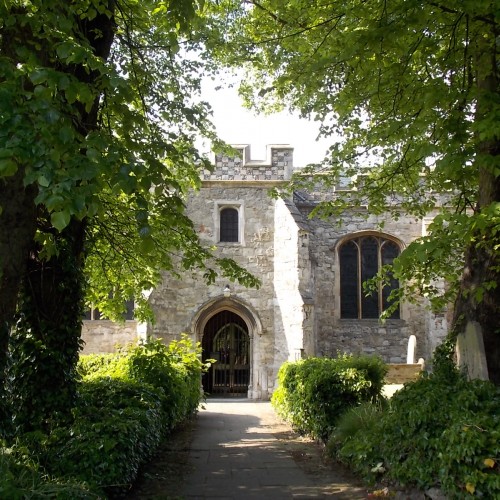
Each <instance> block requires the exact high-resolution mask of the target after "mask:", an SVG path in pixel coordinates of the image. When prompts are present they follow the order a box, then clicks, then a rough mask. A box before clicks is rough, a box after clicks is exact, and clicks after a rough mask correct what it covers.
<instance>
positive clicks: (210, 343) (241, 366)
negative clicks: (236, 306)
mask: <svg viewBox="0 0 500 500" xmlns="http://www.w3.org/2000/svg"><path fill="white" fill-rule="evenodd" d="M202 349H203V361H206V360H207V359H214V360H215V362H214V363H213V364H212V366H211V367H210V369H209V370H208V373H206V374H205V376H204V377H203V390H204V391H205V392H206V393H207V394H209V395H216V396H242V395H244V396H246V395H247V394H248V386H249V385H250V337H249V335H248V327H247V325H246V323H245V322H244V321H243V319H242V318H241V317H240V316H239V315H238V314H236V313H234V312H232V311H228V310H223V311H220V312H218V313H216V314H214V315H213V316H212V317H211V318H210V319H209V320H208V322H207V324H206V325H205V328H204V332H203V339H202Z"/></svg>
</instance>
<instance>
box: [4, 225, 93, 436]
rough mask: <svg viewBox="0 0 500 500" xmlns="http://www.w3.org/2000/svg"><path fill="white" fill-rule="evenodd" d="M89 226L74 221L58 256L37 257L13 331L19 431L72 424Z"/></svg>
mask: <svg viewBox="0 0 500 500" xmlns="http://www.w3.org/2000/svg"><path fill="white" fill-rule="evenodd" d="M84 235H85V223H84V222H78V221H72V222H71V223H70V225H69V226H68V227H67V228H66V229H65V230H64V231H63V232H62V233H61V234H58V235H57V236H56V237H55V238H56V245H57V249H58V253H57V255H54V256H53V257H51V258H50V259H49V260H41V259H40V258H39V257H38V255H37V254H36V253H35V252H33V253H32V254H31V255H30V258H29V261H28V269H27V271H28V272H27V273H26V277H25V279H24V281H23V286H22V288H21V291H20V295H19V304H18V308H19V313H18V321H17V324H16V327H15V329H14V330H13V332H12V336H11V342H10V350H11V356H12V359H11V361H12V363H11V367H10V370H9V383H10V384H12V387H11V390H10V391H9V392H10V398H9V401H10V404H11V410H12V417H13V422H14V426H15V431H16V432H26V431H30V430H33V429H43V430H45V431H49V430H50V423H51V421H53V420H57V421H59V422H60V421H61V420H69V419H70V417H71V408H72V407H73V406H74V403H75V398H76V380H77V377H76V365H77V362H78V354H79V351H80V347H81V345H80V344H81V338H80V334H81V322H82V315H83V304H84V283H85V279H84V273H83V272H84V269H83V267H84V259H83V241H84Z"/></svg>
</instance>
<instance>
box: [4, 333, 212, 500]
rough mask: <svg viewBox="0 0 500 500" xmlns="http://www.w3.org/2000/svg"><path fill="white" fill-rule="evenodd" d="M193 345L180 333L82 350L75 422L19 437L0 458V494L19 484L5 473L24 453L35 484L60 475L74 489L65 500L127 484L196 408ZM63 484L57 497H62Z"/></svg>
mask: <svg viewBox="0 0 500 500" xmlns="http://www.w3.org/2000/svg"><path fill="white" fill-rule="evenodd" d="M199 349H200V346H199V345H197V346H193V344H192V343H191V341H190V340H188V339H187V338H186V337H184V338H183V339H182V340H181V341H179V342H174V343H172V344H170V345H169V346H165V345H164V344H163V343H162V342H161V341H159V340H158V341H154V342H150V343H147V344H145V345H141V346H136V347H132V348H130V349H129V350H127V351H124V352H121V353H119V354H109V355H90V356H82V358H81V361H80V364H79V372H80V374H81V376H82V380H81V382H80V383H79V391H78V396H79V399H78V404H77V405H76V406H75V407H74V408H73V410H72V412H73V421H72V422H71V423H70V424H69V425H64V426H57V424H54V426H53V428H52V429H51V431H50V433H47V434H45V433H42V432H35V433H29V434H24V435H22V436H19V437H18V440H17V443H16V444H15V445H14V446H13V447H12V453H11V457H10V458H9V460H4V462H3V466H2V462H0V468H2V470H0V474H2V473H3V474H2V475H3V476H4V477H7V476H8V477H10V479H9V480H8V481H4V483H2V482H1V481H0V492H1V491H2V488H4V489H5V491H9V490H11V491H16V489H17V490H19V491H22V490H23V487H21V486H20V485H18V484H16V478H15V477H14V476H15V475H14V474H12V473H11V471H12V470H13V469H14V468H16V467H19V466H20V463H21V462H22V461H23V460H25V458H26V457H29V460H30V462H33V463H36V464H37V469H38V474H37V477H38V478H39V479H38V480H37V481H34V482H35V483H36V482H40V484H41V485H42V486H43V487H44V488H46V487H47V484H44V483H48V482H51V483H53V484H57V483H61V481H60V480H58V479H57V478H65V482H66V485H65V487H64V488H66V490H67V491H73V493H71V494H68V497H67V498H78V495H77V494H75V493H74V491H85V492H86V495H87V498H89V497H90V496H89V495H90V494H89V493H88V491H90V490H92V491H94V492H95V493H96V494H97V495H99V494H100V493H102V492H104V493H105V495H106V496H115V495H118V494H120V493H121V492H123V491H124V490H126V489H127V488H128V487H129V485H130V484H131V483H133V481H134V480H135V478H136V476H137V473H138V469H139V467H140V465H141V464H143V463H144V462H145V461H146V460H148V459H149V458H150V457H151V456H152V454H153V453H154V451H155V450H156V449H157V447H158V445H159V444H160V442H161V440H162V439H163V438H165V436H166V434H167V433H168V432H169V431H171V430H172V429H173V428H174V427H175V426H176V425H178V424H179V423H181V422H182V421H183V420H185V419H187V418H188V417H189V416H190V415H192V414H193V413H194V412H195V411H196V409H197V407H198V405H199V403H200V399H201V397H202V392H201V388H200V381H201V373H202V371H203V370H204V368H205V367H204V365H203V364H202V362H201V361H200V356H199V354H200V352H199ZM13 457H17V459H16V460H14V459H13ZM23 457H24V458H23ZM43 476H45V477H46V480H45V481H43V480H41V479H40V478H41V477H43ZM49 478H50V479H49ZM54 478H55V479H54ZM64 488H63V489H62V492H59V493H58V495H57V498H66V497H65V496H64V495H65V493H64V491H66V490H65V489H64ZM89 489H90V490H89ZM31 494H33V493H31ZM72 495H73V496H72ZM28 496H29V495H28ZM35 496H36V495H35ZM84 496H85V495H84ZM13 498H16V497H15V496H13ZM18 498H25V496H22V495H20V496H19V497H18Z"/></svg>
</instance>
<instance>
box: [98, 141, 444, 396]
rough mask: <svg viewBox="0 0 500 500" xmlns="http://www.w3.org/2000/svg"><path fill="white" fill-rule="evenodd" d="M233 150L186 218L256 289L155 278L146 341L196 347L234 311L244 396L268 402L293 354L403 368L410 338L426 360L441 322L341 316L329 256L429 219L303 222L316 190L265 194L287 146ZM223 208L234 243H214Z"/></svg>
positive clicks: (360, 212) (419, 228)
mask: <svg viewBox="0 0 500 500" xmlns="http://www.w3.org/2000/svg"><path fill="white" fill-rule="evenodd" d="M236 148H237V149H239V150H240V151H241V155H240V157H239V158H228V157H222V156H218V157H216V158H215V162H214V164H215V169H214V171H213V172H209V171H206V172H205V173H204V175H203V181H202V186H201V189H200V190H199V191H197V192H193V193H192V194H191V195H190V197H189V199H188V200H187V204H186V205H187V215H188V216H189V217H190V218H191V220H192V221H193V223H194V225H195V228H196V229H197V231H198V235H199V237H200V239H201V240H202V241H203V242H204V243H206V244H210V245H215V246H216V247H217V250H216V253H217V255H218V256H224V257H230V258H233V259H234V260H235V261H236V262H238V263H239V264H240V265H242V266H243V267H245V268H246V269H248V270H249V271H250V272H252V273H253V274H255V275H256V276H257V277H259V278H260V279H261V282H262V285H261V287H260V289H258V290H257V289H246V288H244V287H242V286H240V285H238V284H233V283H229V290H226V291H224V289H225V288H226V285H228V282H227V281H226V280H224V279H219V280H218V281H217V283H215V284H213V285H206V284H205V283H204V281H203V278H202V276H200V275H198V274H196V273H185V274H184V275H183V277H182V280H177V279H174V278H173V277H171V276H170V275H168V274H167V273H165V274H164V279H163V282H162V283H161V284H160V286H158V287H157V288H156V289H155V290H154V291H153V292H152V293H151V295H150V297H149V300H150V303H151V306H152V308H153V310H154V312H155V316H156V323H155V324H154V325H148V327H147V333H148V335H151V336H155V337H160V338H162V339H164V341H165V342H169V341H170V340H173V339H177V338H178V337H179V335H180V334H181V333H183V332H186V333H188V334H189V335H190V336H191V337H192V339H193V340H197V341H200V342H202V341H203V340H204V339H207V338H208V336H209V335H214V336H216V335H217V331H216V330H214V331H211V332H209V329H210V328H212V327H211V326H210V325H211V324H212V323H211V321H212V319H213V318H216V317H218V315H223V314H224V313H228V314H229V313H230V314H233V313H234V314H236V315H237V316H238V317H239V318H241V320H242V324H244V325H246V331H247V333H248V339H249V346H250V347H249V359H250V361H249V380H248V397H250V398H256V399H267V398H269V397H270V395H271V394H272V392H273V390H274V388H275V381H276V376H277V371H278V369H279V367H280V366H281V364H282V363H283V362H284V361H286V360H295V359H299V358H301V357H303V356H313V355H314V356H335V355H336V354H337V352H339V351H340V352H351V353H367V354H378V355H380V356H381V357H382V358H383V359H384V360H385V361H387V362H391V363H404V362H406V356H407V344H408V339H409V337H410V335H415V337H416V352H415V357H416V358H417V359H418V358H424V359H428V358H429V357H430V355H431V352H432V350H433V349H434V347H435V346H436V345H437V343H438V342H439V340H440V339H441V338H442V337H443V336H444V335H445V333H446V328H447V322H446V316H444V315H441V316H434V315H432V314H431V313H430V312H429V311H428V310H427V309H425V308H424V307H423V305H422V306H417V305H411V304H404V305H403V306H402V308H401V319H392V320H387V321H386V322H381V321H379V320H375V319H363V320H354V319H349V320H347V319H341V318H340V297H339V292H340V285H339V276H340V270H339V264H338V254H337V252H338V248H339V244H340V243H341V242H342V240H343V239H344V238H346V237H348V236H351V235H353V234H356V233H360V234H361V233H363V232H370V233H372V234H376V235H384V237H385V236H387V237H388V238H390V239H392V240H393V241H395V242H397V244H398V245H399V246H400V248H404V247H405V246H406V245H408V244H409V243H410V242H411V241H413V240H414V239H415V238H417V237H419V236H421V235H422V234H424V233H425V225H426V224H427V223H428V221H429V220H430V218H428V219H426V220H417V219H415V218H412V217H408V216H404V215H402V216H401V217H400V218H399V219H398V220H397V221H395V220H392V219H390V218H388V217H382V216H374V215H370V214H369V213H368V212H367V210H366V209H357V210H354V209H353V210H350V211H347V212H345V213H344V214H343V217H342V225H338V224H337V221H324V220H319V219H309V218H308V215H309V213H310V211H311V209H312V207H313V206H314V204H315V203H316V202H317V200H318V199H320V198H321V197H322V196H324V193H321V192H319V191H318V193H312V194H307V193H300V194H298V196H296V197H295V198H294V200H282V199H279V200H274V199H272V198H270V197H269V195H268V190H269V189H270V188H272V187H279V186H280V185H281V184H282V183H283V181H286V180H287V179H289V178H290V175H291V173H292V168H293V149H292V148H290V147H288V146H283V145H277V146H270V147H269V149H268V159H267V160H266V161H254V160H251V158H250V151H249V147H248V146H237V147H236ZM224 208H234V209H236V210H237V211H238V217H239V220H238V227H239V241H238V242H220V241H219V234H220V232H219V231H220V211H221V210H222V209H224ZM381 222H384V232H383V233H381V232H380V230H379V227H380V223H381ZM220 317H221V318H222V317H223V316H220ZM94 323H97V322H94ZM223 326H224V324H222V327H223ZM221 331H222V330H221ZM214 338H215V337H214ZM214 387H215V386H214Z"/></svg>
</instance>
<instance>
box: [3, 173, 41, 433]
mask: <svg viewBox="0 0 500 500" xmlns="http://www.w3.org/2000/svg"><path fill="white" fill-rule="evenodd" d="M23 177H24V171H23V170H22V169H21V168H20V169H19V170H18V171H17V172H16V174H15V175H13V176H11V177H7V178H3V179H0V207H1V213H0V228H1V229H0V429H3V428H5V427H4V425H1V424H2V423H4V422H5V419H6V417H7V413H8V412H7V408H6V406H5V401H4V396H5V394H4V392H5V376H6V373H5V369H6V364H7V350H8V344H9V334H10V329H11V327H12V322H13V318H14V314H15V312H16V305H17V296H18V292H19V286H20V282H21V279H22V277H23V276H24V274H25V270H26V260H27V257H28V251H29V248H30V245H31V243H32V241H33V236H34V234H35V219H36V216H35V213H36V208H35V203H34V199H35V196H36V189H35V188H34V187H33V186H31V187H27V188H25V187H24V185H23ZM1 433H2V431H1V430H0V435H1Z"/></svg>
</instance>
